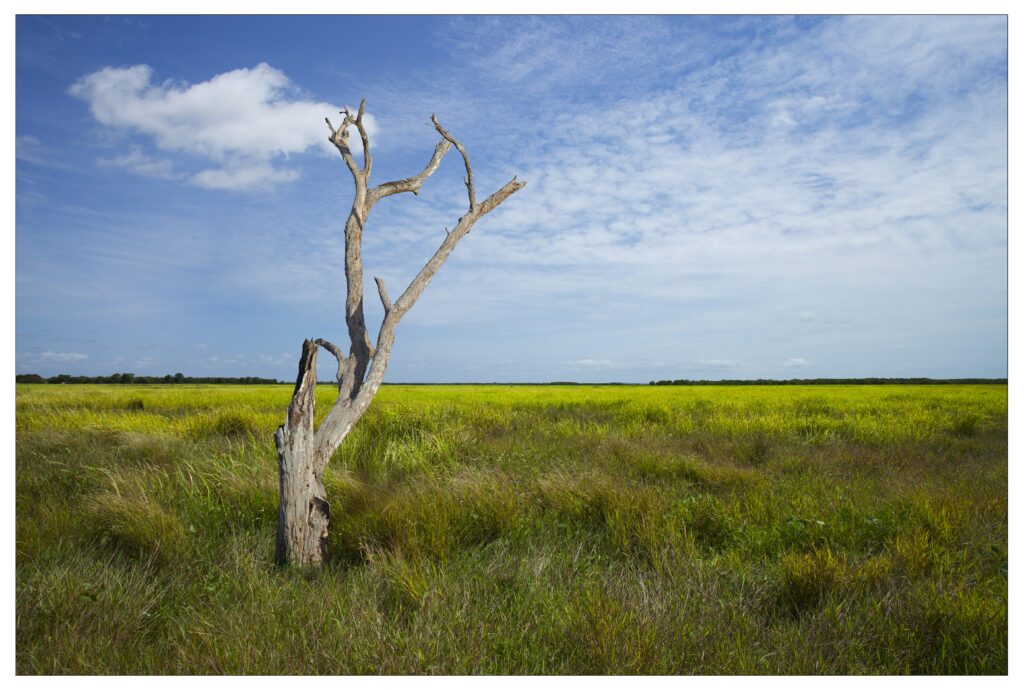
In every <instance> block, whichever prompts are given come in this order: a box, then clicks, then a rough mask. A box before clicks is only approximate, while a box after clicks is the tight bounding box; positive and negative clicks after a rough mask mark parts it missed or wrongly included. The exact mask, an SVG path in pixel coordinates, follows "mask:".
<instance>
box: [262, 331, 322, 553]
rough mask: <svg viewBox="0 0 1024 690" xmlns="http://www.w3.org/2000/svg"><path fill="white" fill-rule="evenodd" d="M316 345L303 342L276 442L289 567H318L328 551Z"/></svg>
mask: <svg viewBox="0 0 1024 690" xmlns="http://www.w3.org/2000/svg"><path fill="white" fill-rule="evenodd" d="M316 348H317V346H316V344H315V343H313V342H312V341H310V340H306V341H305V342H303V343H302V358H301V359H300V361H299V378H298V381H296V382H295V392H294V393H293V394H292V402H291V404H290V405H289V406H288V419H287V421H286V422H285V423H284V424H282V425H281V426H280V427H279V428H278V430H277V433H276V434H274V441H275V442H276V444H277V464H278V473H279V476H280V482H281V487H280V488H281V494H280V503H279V505H278V509H277V549H276V560H277V562H278V564H280V565H284V564H285V563H288V562H291V563H295V564H296V565H300V566H318V565H320V564H322V563H323V561H324V557H325V555H326V552H327V525H328V522H329V521H330V508H329V506H328V503H327V492H326V491H325V490H324V483H323V470H322V469H319V470H318V467H320V463H318V462H317V455H316V434H315V433H314V431H313V415H314V412H315V410H316Z"/></svg>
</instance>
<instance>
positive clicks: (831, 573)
mask: <svg viewBox="0 0 1024 690" xmlns="http://www.w3.org/2000/svg"><path fill="white" fill-rule="evenodd" d="M780 564H781V566H782V588H781V592H780V595H779V600H780V603H781V604H782V606H783V607H784V608H785V609H786V610H787V611H788V612H789V613H790V614H792V615H794V616H799V615H801V614H802V613H804V612H805V611H809V610H812V609H814V608H817V607H818V606H821V604H822V603H823V602H824V601H825V599H826V597H828V596H829V595H830V594H832V593H833V592H834V591H836V590H837V589H838V588H839V586H840V585H841V584H842V583H843V580H845V578H846V563H845V561H844V560H843V559H842V558H841V557H839V556H836V554H834V553H832V550H831V549H828V548H824V549H820V550H815V551H813V552H811V553H803V554H798V553H786V554H783V556H782V558H781V560H780Z"/></svg>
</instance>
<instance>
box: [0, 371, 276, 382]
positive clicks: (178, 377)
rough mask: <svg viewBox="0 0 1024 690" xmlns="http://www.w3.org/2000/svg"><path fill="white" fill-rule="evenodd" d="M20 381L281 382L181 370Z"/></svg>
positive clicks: (29, 376)
mask: <svg viewBox="0 0 1024 690" xmlns="http://www.w3.org/2000/svg"><path fill="white" fill-rule="evenodd" d="M14 378H15V381H17V382H18V383H244V384H268V383H281V381H278V380H277V379H261V378H259V377H256V376H242V377H237V378H232V377H230V376H201V377H200V376H185V375H184V374H182V373H181V372H178V373H177V374H174V375H173V376H172V375H171V374H167V375H166V376H136V375H135V374H128V373H125V374H111V375H110V376H70V375H68V374H59V375H57V376H51V377H50V378H48V379H47V378H43V377H42V376H40V375H39V374H18V375H17V376H15V377H14Z"/></svg>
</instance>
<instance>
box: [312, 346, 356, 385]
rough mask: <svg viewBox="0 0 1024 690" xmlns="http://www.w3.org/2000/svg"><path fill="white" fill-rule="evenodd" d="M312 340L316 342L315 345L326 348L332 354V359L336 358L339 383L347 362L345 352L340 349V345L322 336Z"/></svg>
mask: <svg viewBox="0 0 1024 690" xmlns="http://www.w3.org/2000/svg"><path fill="white" fill-rule="evenodd" d="M313 342H314V343H316V344H317V345H319V346H320V347H322V348H323V349H325V350H327V351H328V352H330V353H331V354H332V355H334V359H336V360H338V376H337V378H338V383H341V378H342V375H343V374H344V371H345V365H346V364H347V363H348V357H346V356H345V353H344V352H342V351H341V348H340V347H338V346H337V345H335V344H334V343H332V342H331V341H329V340H324V339H323V338H317V339H316V340H314V341H313Z"/></svg>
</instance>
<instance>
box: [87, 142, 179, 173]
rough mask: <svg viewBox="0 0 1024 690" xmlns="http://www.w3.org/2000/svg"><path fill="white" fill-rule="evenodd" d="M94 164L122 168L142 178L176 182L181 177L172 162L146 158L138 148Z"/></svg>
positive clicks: (101, 159) (164, 159) (99, 160)
mask: <svg viewBox="0 0 1024 690" xmlns="http://www.w3.org/2000/svg"><path fill="white" fill-rule="evenodd" d="M96 164H97V165H99V166H100V167H103V168H124V169H126V170H130V171H132V172H133V173H135V174H137V175H142V176H143V177H155V178H157V179H161V180H177V179H181V178H182V176H183V175H182V173H179V172H177V171H175V169H174V163H173V162H172V161H170V160H168V159H166V158H153V157H151V156H148V155H146V154H145V153H143V152H142V150H141V149H139V148H138V147H135V148H133V149H132V150H131V151H129V152H128V153H126V154H124V155H123V156H117V157H115V158H100V159H98V160H97V161H96Z"/></svg>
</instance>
